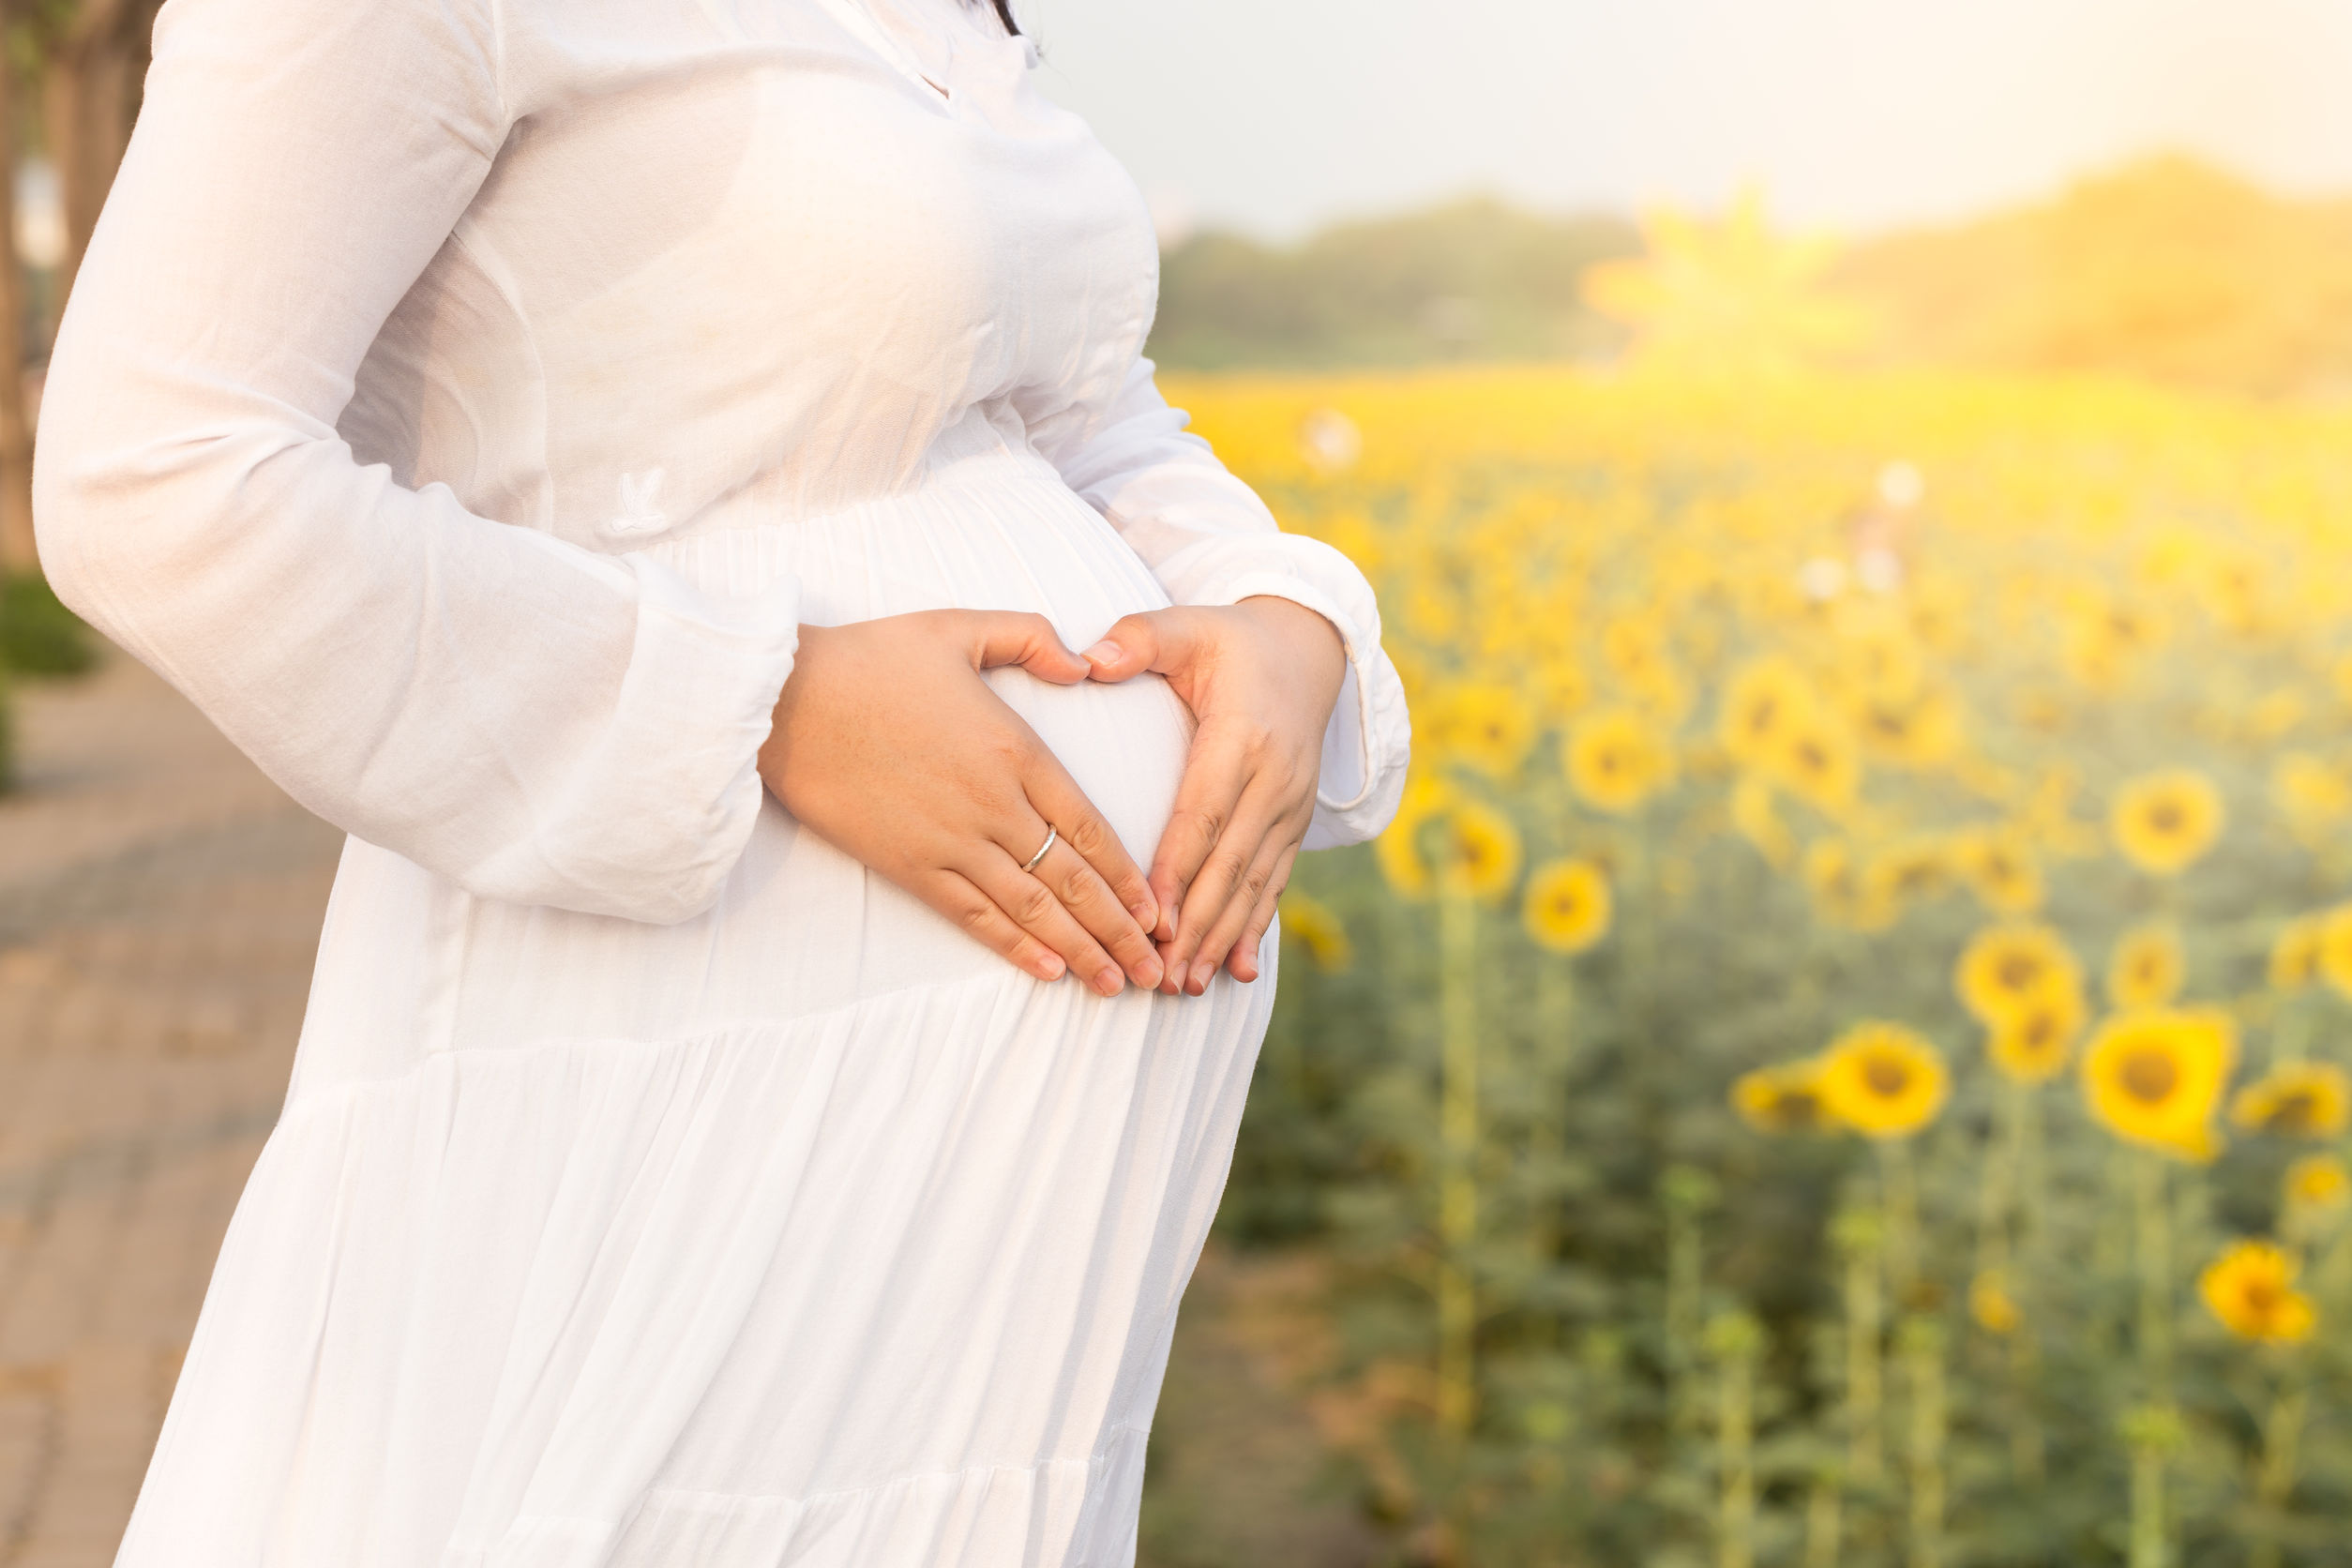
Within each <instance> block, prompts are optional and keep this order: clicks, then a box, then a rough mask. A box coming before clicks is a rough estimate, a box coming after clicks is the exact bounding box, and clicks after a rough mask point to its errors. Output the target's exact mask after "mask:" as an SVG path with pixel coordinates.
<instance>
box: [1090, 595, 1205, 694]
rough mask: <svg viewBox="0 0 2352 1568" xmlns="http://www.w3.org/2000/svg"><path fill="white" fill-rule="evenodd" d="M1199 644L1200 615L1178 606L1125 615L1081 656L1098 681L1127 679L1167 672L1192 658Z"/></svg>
mask: <svg viewBox="0 0 2352 1568" xmlns="http://www.w3.org/2000/svg"><path fill="white" fill-rule="evenodd" d="M1198 648H1199V624H1198V618H1197V617H1195V616H1191V615H1187V614H1186V613H1185V612H1184V610H1183V609H1182V608H1181V607H1179V608H1175V609H1169V610H1148V611H1142V612H1140V613H1138V614H1135V615H1124V616H1122V617H1120V619H1119V620H1118V621H1117V622H1116V623H1115V624H1113V625H1112V626H1111V628H1110V629H1109V630H1108V631H1107V632H1105V633H1103V635H1102V640H1101V641H1098V642H1096V643H1095V644H1094V645H1093V646H1092V647H1090V648H1088V649H1087V650H1086V652H1085V654H1084V655H1083V657H1084V658H1085V660H1086V663H1087V665H1088V669H1089V672H1090V673H1091V674H1092V675H1093V678H1094V679H1095V680H1098V681H1124V680H1130V679H1132V678H1134V677H1135V676H1137V675H1140V674H1142V673H1143V672H1144V671H1146V670H1155V671H1159V672H1160V673H1161V674H1163V675H1165V674H1167V673H1168V672H1169V671H1172V670H1174V669H1175V668H1176V667H1177V666H1179V665H1181V664H1183V663H1184V662H1185V661H1186V660H1188V659H1189V658H1191V657H1192V656H1193V654H1194V653H1195V652H1196V651H1197V650H1198Z"/></svg>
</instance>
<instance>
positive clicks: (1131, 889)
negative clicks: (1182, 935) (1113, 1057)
mask: <svg viewBox="0 0 2352 1568" xmlns="http://www.w3.org/2000/svg"><path fill="white" fill-rule="evenodd" d="M1021 789H1022V791H1023V792H1025V793H1026V794H1027V795H1028V796H1029V804H1030V805H1031V806H1032V807H1034V808H1035V809H1036V812H1037V815H1038V816H1039V818H1041V819H1042V820H1043V821H1045V822H1051V823H1052V824H1053V825H1054V826H1055V828H1056V829H1058V830H1059V831H1060V832H1061V835H1062V841H1063V843H1065V844H1067V845H1069V846H1070V848H1071V849H1072V850H1073V851H1074V852H1076V853H1077V854H1078V858H1079V859H1081V860H1083V861H1085V862H1086V864H1087V865H1089V866H1091V867H1093V868H1094V874H1095V875H1096V876H1098V877H1100V878H1102V880H1103V882H1104V883H1105V884H1106V885H1107V886H1108V888H1109V889H1110V895H1111V897H1114V898H1116V899H1117V900H1118V901H1119V907H1120V908H1121V909H1123V910H1125V911H1126V912H1128V913H1129V914H1131V915H1133V916H1134V917H1135V924H1136V927H1137V934H1138V936H1148V935H1149V934H1150V933H1151V932H1152V931H1153V929H1154V928H1156V927H1158V925H1159V923H1160V902H1159V900H1158V899H1157V898H1156V897H1153V892H1152V886H1151V884H1150V883H1149V882H1146V881H1145V880H1144V876H1143V870H1142V868H1141V867H1138V866H1137V865H1136V863H1135V860H1134V858H1133V857H1132V856H1130V855H1129V854H1128V853H1127V846H1126V845H1124V844H1123V843H1121V842H1120V841H1119V835H1118V834H1116V833H1114V832H1112V831H1111V827H1110V823H1109V822H1108V821H1107V820H1106V819H1105V818H1104V816H1103V814H1102V813H1101V812H1100V811H1097V810H1095V809H1094V803H1093V801H1091V800H1089V799H1087V798H1086V792H1085V791H1083V790H1081V789H1079V788H1078V780H1077V779H1075V778H1072V777H1071V776H1070V772H1069V770H1068V769H1067V768H1065V767H1063V765H1062V763H1061V761H1060V760H1059V759H1058V758H1056V757H1055V756H1054V754H1053V753H1052V752H1051V751H1048V750H1047V749H1046V746H1045V745H1044V743H1043V742H1040V743H1039V744H1038V746H1037V747H1036V748H1035V750H1033V751H1032V752H1031V753H1029V761H1028V762H1027V765H1025V766H1024V767H1023V768H1022V770H1021ZM1045 836H1046V830H1045V829H1044V828H1043V827H1040V828H1039V829H1038V830H1037V837H1038V839H1039V840H1040V841H1042V840H1043V839H1044V838H1045ZM1036 848H1037V846H1036V845H1035V844H1031V845H1029V846H1027V847H1026V848H1023V847H1020V846H1017V845H1008V846H1007V851H1008V852H1010V853H1012V854H1014V855H1015V856H1016V857H1018V859H1021V860H1026V859H1028V858H1029V857H1030V856H1031V855H1032V854H1033V853H1035V852H1036ZM1171 934H1172V933H1171ZM1131 972H1132V971H1131ZM1152 984H1154V985H1156V984H1158V982H1157V981H1156V980H1154V981H1153V982H1152Z"/></svg>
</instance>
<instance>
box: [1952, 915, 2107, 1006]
mask: <svg viewBox="0 0 2352 1568" xmlns="http://www.w3.org/2000/svg"><path fill="white" fill-rule="evenodd" d="M1952 984H1953V985H1954V987H1955V988H1957V989H1958V990H1959V992H1960V1001H1961V1003H1963V1004H1964V1005H1966V1006H1967V1008H1968V1011H1969V1012H1971V1013H1973V1014H1975V1015H1976V1016H1977V1018H1980V1019H1982V1020H1983V1022H1985V1023H1988V1024H1998V1023H2001V1022H2004V1021H2006V1020H2008V1019H2010V1018H2015V1017H2017V1016H2018V1015H2019V1014H2021V1013H2022V1012H2024V1011H2025V1010H2026V1009H2027V1008H2028V1007H2029V1006H2030V1005H2032V1004H2033V1003H2036V1002H2040V1001H2044V1000H2047V999H2048V998H2049V997H2051V996H2052V995H2054V994H2060V993H2062V994H2066V995H2076V996H2078V995H2080V994H2081V991H2082V966H2081V965H2080V964H2079V963H2077V962H2076V961H2075V957H2074V954H2073V950H2072V949H2070V948H2069V947H2068V946H2067V945H2066V939H2065V938H2063V937H2061V936H2059V935H2058V933H2057V932H2056V931H2054V930H2052V929H2051V928H2050V927H2047V926H2028V925H2008V926H1988V927H1985V928H1984V929H1983V930H1982V931H1979V932H1978V933H1977V934H1976V935H1975V937H1973V938H1972V939H1970V941H1969V942H1968V946H1967V948H1966V949H1964V950H1963V951H1962V952H1961V955H1960V963H1959V966H1958V968H1957V969H1956V970H1955V971H1954V972H1953V974H1952Z"/></svg>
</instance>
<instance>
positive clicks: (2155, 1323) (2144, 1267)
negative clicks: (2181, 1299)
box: [2133, 1151, 2172, 1405]
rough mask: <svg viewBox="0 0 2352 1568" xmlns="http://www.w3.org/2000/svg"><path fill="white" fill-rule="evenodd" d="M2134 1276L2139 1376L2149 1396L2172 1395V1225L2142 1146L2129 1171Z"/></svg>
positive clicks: (2157, 1162)
mask: <svg viewBox="0 0 2352 1568" xmlns="http://www.w3.org/2000/svg"><path fill="white" fill-rule="evenodd" d="M2133 1177H2134V1180H2133V1197H2134V1199H2135V1203H2134V1209H2135V1212H2136V1218H2137V1225H2136V1226H2135V1230H2136V1233H2137V1245H2136V1246H2135V1247H2134V1248H2133V1255H2134V1259H2135V1260H2136V1261H2137V1263H2138V1265H2139V1276H2140V1332H2139V1351H2140V1376H2141V1379H2142V1380H2143V1381H2144V1382H2145V1384H2146V1393H2147V1395H2148V1398H2149V1399H2151V1400H2153V1401H2154V1402H2156V1403H2158V1404H2160V1405H2168V1404H2170V1403H2171V1400H2172V1224H2171V1214H2170V1207H2171V1205H2170V1203H2169V1201H2168V1195H2167V1192H2166V1184H2165V1180H2164V1157H2163V1156H2162V1155H2160V1154H2155V1153H2148V1152H2146V1151H2142V1152H2141V1153H2140V1155H2139V1161H2138V1168H2137V1169H2136V1170H2135V1171H2134V1172H2133Z"/></svg>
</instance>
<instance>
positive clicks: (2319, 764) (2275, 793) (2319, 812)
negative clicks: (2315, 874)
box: [2270, 751, 2352, 844]
mask: <svg viewBox="0 0 2352 1568" xmlns="http://www.w3.org/2000/svg"><path fill="white" fill-rule="evenodd" d="M2270 801H2271V804H2272V805H2274V806H2276V807H2278V810H2279V814H2280V815H2281V816H2283V817H2284V818H2285V819H2286V822H2287V826H2288V828H2290V829H2291V830H2292V831H2293V832H2294V834H2295V837H2298V838H2300V839H2302V840H2303V841H2304V842H2305V843H2307V844H2308V843H2314V842H2316V841H2318V840H2320V839H2323V838H2325V837H2327V836H2328V835H2329V833H2330V832H2332V831H2333V830H2334V828H2335V827H2336V825H2337V824H2338V823H2340V822H2343V821H2344V818H2345V816H2347V815H2352V782H2347V781H2346V780H2345V778H2344V775H2343V773H2341V772H2340V771H2338V770H2337V769H2335V768H2332V767H2329V765H2328V764H2327V763H2326V762H2324V761H2321V760H2320V759H2318V758H2316V757H2314V756H2312V755H2311V754H2310V753H2308V752H2302V751H2290V752H2288V753H2287V754H2286V755H2285V756H2284V757H2282V758H2280V759H2279V760H2278V762H2277V764H2276V765H2275V766H2273V767H2272V768H2271V770H2270Z"/></svg>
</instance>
